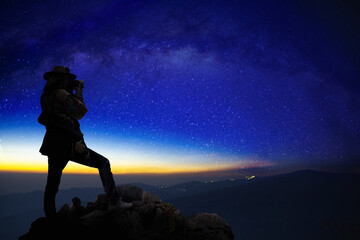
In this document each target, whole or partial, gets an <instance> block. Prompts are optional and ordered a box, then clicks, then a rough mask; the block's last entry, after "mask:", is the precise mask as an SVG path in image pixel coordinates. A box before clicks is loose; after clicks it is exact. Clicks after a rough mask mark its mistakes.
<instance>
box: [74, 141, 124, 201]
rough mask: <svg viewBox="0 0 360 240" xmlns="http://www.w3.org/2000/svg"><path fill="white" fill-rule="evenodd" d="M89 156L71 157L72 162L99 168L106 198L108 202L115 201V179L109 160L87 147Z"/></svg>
mask: <svg viewBox="0 0 360 240" xmlns="http://www.w3.org/2000/svg"><path fill="white" fill-rule="evenodd" d="M88 151H89V156H88V157H85V158H74V159H71V160H72V161H74V162H77V163H80V164H83V165H86V166H89V167H94V168H97V169H98V170H99V175H100V179H101V182H102V185H103V187H104V190H105V195H106V198H107V199H108V201H109V202H110V203H114V202H116V201H117V200H118V199H119V197H118V195H117V193H116V187H115V181H114V177H113V174H112V172H111V168H110V162H109V160H108V159H107V158H105V157H104V156H102V155H100V154H98V153H97V152H95V151H93V150H91V149H89V148H88Z"/></svg>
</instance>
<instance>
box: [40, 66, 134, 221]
mask: <svg viewBox="0 0 360 240" xmlns="http://www.w3.org/2000/svg"><path fill="white" fill-rule="evenodd" d="M44 79H45V80H47V83H46V85H45V87H44V92H43V94H42V95H41V108H42V113H41V114H40V116H39V119H38V121H39V123H40V124H42V125H44V126H45V127H46V133H45V136H44V140H43V143H42V146H41V148H40V153H41V154H43V155H46V156H48V176H47V184H46V188H45V194H44V211H45V216H46V217H47V218H52V217H54V216H55V215H56V207H55V197H56V193H57V192H58V187H59V185H60V179H61V175H62V171H63V169H64V168H65V166H66V164H67V163H68V161H69V160H71V161H74V162H77V163H80V164H84V165H86V166H89V167H94V168H97V169H98V170H99V174H100V178H101V181H102V184H103V186H104V189H105V194H106V197H107V199H108V203H109V207H110V208H127V207H130V206H131V205H130V204H128V203H124V202H122V201H120V199H119V196H118V194H117V193H116V188H115V182H114V178H113V175H112V173H111V169H110V163H109V161H108V159H106V158H105V157H103V156H101V155H100V154H98V153H96V152H94V151H93V150H91V149H90V148H87V146H86V144H85V141H84V138H83V134H82V132H81V130H80V124H79V121H78V120H79V119H81V118H83V117H84V115H85V114H86V112H87V108H86V105H85V103H84V99H83V94H82V93H83V81H79V80H75V79H76V76H75V75H74V74H72V73H70V69H69V68H67V67H62V66H55V67H54V69H53V70H52V71H51V72H47V73H45V74H44ZM73 91H75V94H74V93H73Z"/></svg>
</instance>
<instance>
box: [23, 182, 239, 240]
mask: <svg viewBox="0 0 360 240" xmlns="http://www.w3.org/2000/svg"><path fill="white" fill-rule="evenodd" d="M118 192H119V193H120V195H121V197H122V199H123V200H124V201H126V202H131V203H132V204H133V207H131V208H129V209H112V210H109V209H108V204H107V201H106V198H105V196H104V195H98V197H97V198H96V200H95V201H94V202H90V203H88V204H87V206H86V207H83V206H82V205H81V201H80V199H79V198H77V197H75V198H74V199H73V204H72V205H71V206H68V205H64V206H63V207H62V208H61V209H60V211H59V212H58V214H57V218H56V219H53V220H51V221H50V220H47V219H45V218H38V219H37V220H36V221H34V222H33V223H32V224H31V228H30V230H29V232H28V233H27V234H25V235H23V236H21V237H20V238H19V239H20V240H35V239H37V240H39V239H64V240H65V239H87V240H89V239H90V240H92V239H97V240H98V239H122V240H128V239H129V240H130V239H144V240H147V239H149V240H150V239H153V240H155V239H156V240H162V239H163V240H165V239H171V240H177V239H179V240H180V239H181V240H182V239H189V240H195V239H196V240H215V239H216V240H230V239H234V235H233V233H232V230H231V228H230V226H229V225H228V224H227V223H226V221H225V220H224V219H222V218H221V217H219V216H218V215H216V214H209V213H201V214H198V215H197V216H195V217H194V218H190V219H189V218H186V217H185V216H183V215H182V214H181V213H180V211H179V210H177V209H176V208H175V207H174V206H172V205H171V204H169V203H166V202H162V201H161V200H160V198H159V197H158V196H156V195H153V194H151V193H148V192H145V191H143V190H142V189H141V188H139V187H136V186H129V185H124V186H120V187H118Z"/></svg>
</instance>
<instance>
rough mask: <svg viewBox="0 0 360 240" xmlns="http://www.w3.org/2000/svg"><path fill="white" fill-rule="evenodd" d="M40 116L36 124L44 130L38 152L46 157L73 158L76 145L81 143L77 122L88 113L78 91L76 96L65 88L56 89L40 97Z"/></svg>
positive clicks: (81, 138) (80, 133)
mask: <svg viewBox="0 0 360 240" xmlns="http://www.w3.org/2000/svg"><path fill="white" fill-rule="evenodd" d="M41 108H42V113H41V114H40V116H39V118H38V122H39V123H40V124H42V125H44V126H45V127H46V133H45V136H44V139H43V143H42V145H41V147H40V150H39V151H40V153H41V154H43V155H46V156H58V157H63V158H68V159H69V158H72V157H73V156H74V145H75V143H78V142H82V143H83V144H85V143H84V139H83V134H82V132H81V130H80V124H79V121H78V120H79V119H81V118H83V117H84V116H85V114H86V112H87V108H86V105H85V103H84V100H83V97H82V91H81V90H79V91H78V92H77V94H76V95H74V94H72V93H69V92H67V91H66V90H65V89H57V90H55V91H54V92H53V93H51V94H49V95H45V93H43V94H42V96H41Z"/></svg>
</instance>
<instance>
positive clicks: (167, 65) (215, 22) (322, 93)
mask: <svg viewBox="0 0 360 240" xmlns="http://www.w3.org/2000/svg"><path fill="white" fill-rule="evenodd" d="M355 2H356V1H350V0H349V1H340V0H333V1H321V0H316V1H285V0H277V1H265V0H256V1H130V0H129V1H111V0H107V1H97V0H96V1H95V0H94V1H92V0H90V1H75V0H74V1H36V2H33V1H2V2H1V4H0V9H1V16H0V19H1V20H0V21H1V26H0V28H1V38H0V49H1V51H0V64H1V65H0V68H1V72H0V81H1V87H0V141H1V142H0V146H1V148H0V169H3V170H14V169H17V170H21V168H22V167H24V168H26V169H28V170H29V171H30V170H31V171H36V170H39V169H46V161H44V159H43V158H42V156H41V155H40V153H38V149H39V147H40V145H41V141H42V136H43V134H44V132H45V129H44V128H43V126H41V125H39V124H38V123H37V117H38V115H39V114H40V111H41V109H40V104H39V99H40V95H41V92H42V88H43V87H44V84H45V80H44V79H43V78H42V76H43V74H44V73H45V72H47V71H51V69H52V68H53V66H56V65H63V66H68V67H69V68H70V69H71V71H72V72H73V73H75V74H76V75H77V77H78V79H84V80H85V89H84V98H85V103H86V105H87V107H88V109H89V112H88V113H87V115H86V116H85V117H84V119H82V120H81V121H80V123H81V128H82V131H83V132H84V134H85V140H86V141H87V143H88V146H89V147H90V148H92V149H94V150H95V151H99V152H100V153H102V154H104V155H106V156H107V157H108V158H109V159H110V160H111V162H112V165H113V166H115V167H114V169H115V170H114V171H115V172H117V173H127V172H187V171H190V172H197V171H216V170H218V171H220V170H229V169H233V170H234V169H235V170H236V169H244V168H257V167H261V168H265V169H271V168H274V167H275V168H276V167H279V166H285V167H286V166H287V167H288V168H294V169H295V168H302V167H307V168H309V167H315V166H316V167H320V168H321V167H322V168H327V167H329V166H332V167H333V168H336V169H339V170H341V171H342V170H356V169H358V170H359V164H358V163H357V160H358V159H359V156H360V147H359V146H360V128H359V126H360V122H359V121H360V120H359V116H360V114H359V113H360V97H359V96H360V94H359V90H360V83H359V79H360V78H359V69H360V68H359V66H360V65H359V59H360V47H359V43H360V24H359V23H360V19H359V14H358V12H359V4H357V3H355ZM28 165H29V166H30V165H31V166H32V167H28V168H27V167H26V166H28ZM136 169H138V171H137V170H136ZM139 169H141V170H139ZM356 171H357V170H356Z"/></svg>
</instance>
